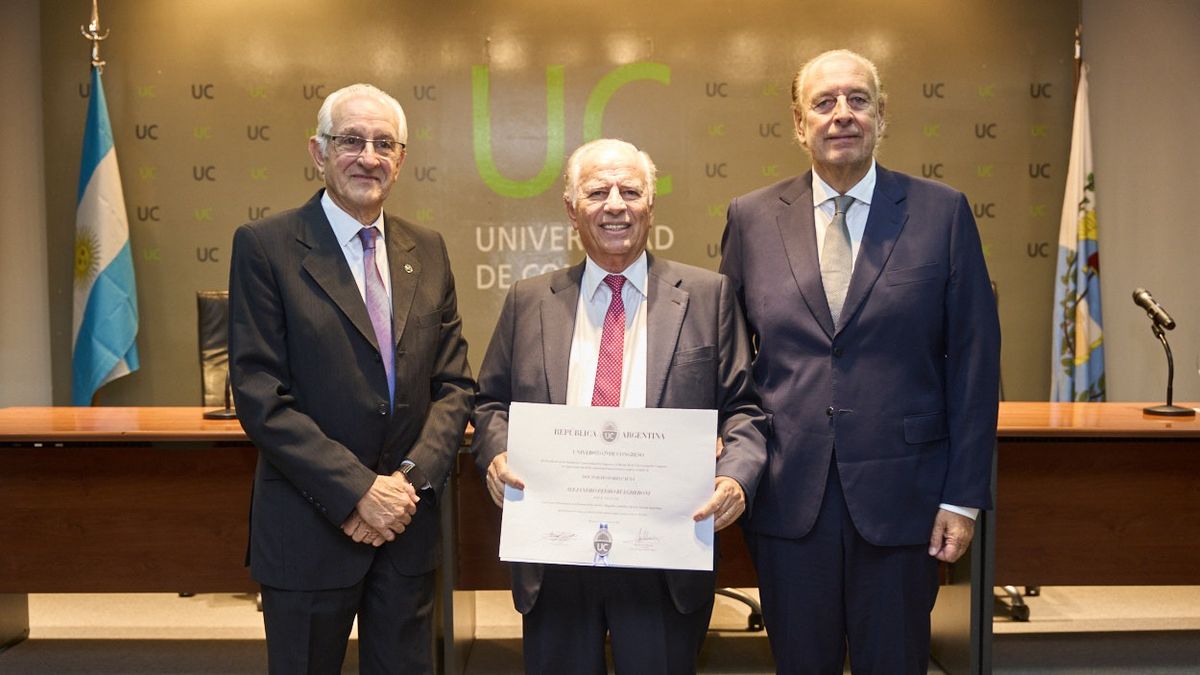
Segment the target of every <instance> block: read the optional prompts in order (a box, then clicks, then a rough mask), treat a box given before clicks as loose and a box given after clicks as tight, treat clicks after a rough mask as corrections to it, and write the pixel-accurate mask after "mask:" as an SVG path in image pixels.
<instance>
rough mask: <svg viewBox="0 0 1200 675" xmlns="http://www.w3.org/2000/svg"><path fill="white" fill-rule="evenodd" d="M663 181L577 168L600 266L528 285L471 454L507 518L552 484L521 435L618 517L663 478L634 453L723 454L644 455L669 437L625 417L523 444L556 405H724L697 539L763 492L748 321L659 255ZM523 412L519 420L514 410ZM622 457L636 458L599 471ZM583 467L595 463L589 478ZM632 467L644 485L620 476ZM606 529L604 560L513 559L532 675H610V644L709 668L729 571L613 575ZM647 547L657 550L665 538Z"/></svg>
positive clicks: (511, 299)
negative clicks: (713, 618)
mask: <svg viewBox="0 0 1200 675" xmlns="http://www.w3.org/2000/svg"><path fill="white" fill-rule="evenodd" d="M654 177H655V169H654V163H653V162H652V161H651V160H650V157H649V156H648V155H646V153H644V152H641V151H639V150H638V149H637V148H635V147H634V146H632V145H630V144H629V143H625V142H623V141H617V140H611V139H602V140H598V141H593V142H591V143H588V144H586V145H584V146H583V147H581V148H579V149H578V150H576V151H575V153H574V154H572V155H571V158H570V160H569V161H568V163H567V171H566V186H565V189H564V192H563V198H564V201H565V202H566V209H567V217H568V218H569V219H570V221H571V225H572V227H573V228H574V229H575V231H576V232H577V233H578V234H579V238H580V241H581V242H582V244H583V248H584V251H585V252H586V253H587V258H586V259H585V260H584V261H583V262H582V263H580V264H578V265H575V266H574V267H571V268H569V269H564V270H559V271H556V272H552V273H550V274H546V275H542V276H539V277H535V278H532V279H526V280H522V281H519V282H517V283H516V284H515V285H514V286H513V288H512V290H511V291H510V292H509V294H508V297H507V298H506V300H505V304H504V308H503V310H502V311H501V314H500V319H499V321H498V323H497V326H496V330H495V334H494V335H493V336H492V341H491V344H490V345H489V347H488V351H487V354H486V355H485V356H484V361H483V367H482V371H481V373H480V378H479V388H480V391H479V396H478V398H477V402H478V404H477V406H476V409H475V418H474V423H475V437H474V443H473V446H472V450H473V452H474V453H475V455H476V462H477V464H478V466H479V468H480V470H481V471H483V472H485V473H486V481H487V486H488V490H489V492H490V493H491V495H492V498H493V499H494V500H495V501H496V503H497V505H500V506H501V507H503V506H504V504H505V491H506V488H507V490H508V494H509V499H510V504H517V503H518V502H520V501H523V498H524V496H525V495H526V494H528V495H529V497H530V498H532V497H533V496H534V494H535V493H537V492H538V491H539V490H540V489H541V488H539V486H538V485H537V484H535V483H534V482H533V480H534V479H533V478H529V477H528V476H523V475H521V473H520V471H515V470H513V469H511V468H510V467H509V458H508V451H509V449H510V448H509V444H510V442H511V443H513V445H512V448H511V449H512V451H513V462H514V464H516V463H517V462H518V460H519V459H521V457H522V454H521V453H522V451H523V450H528V451H530V452H531V453H533V452H534V451H535V450H536V453H540V454H542V455H543V456H544V455H546V454H547V453H552V452H553V451H554V450H555V449H557V448H559V447H561V451H562V462H561V464H562V466H563V469H562V472H561V474H556V478H555V481H556V482H558V481H560V480H561V481H572V480H586V481H594V482H592V483H590V485H591V486H592V487H580V488H579V490H580V491H581V492H588V491H595V492H598V493H601V494H603V495H605V497H606V499H607V500H608V501H607V507H606V509H607V510H608V511H610V512H620V511H621V509H622V508H623V507H628V506H630V504H629V502H631V501H633V500H634V498H635V497H636V496H637V495H640V494H642V493H644V492H647V491H648V490H642V489H630V488H628V487H614V485H620V484H621V481H630V483H627V484H628V485H637V482H636V481H637V480H638V478H637V476H643V475H645V471H648V470H649V468H646V467H644V466H643V465H641V464H638V463H637V462H636V461H633V460H635V459H636V460H641V461H645V460H646V458H647V457H651V458H653V457H654V454H653V453H655V452H658V453H660V454H661V455H662V457H660V459H661V462H653V461H652V462H648V464H657V465H659V466H663V465H667V466H669V465H670V463H671V459H672V458H671V457H670V456H669V455H674V454H675V453H684V452H688V453H697V452H700V453H701V454H700V455H698V457H699V458H702V459H704V460H707V462H709V463H711V462H712V460H713V457H712V454H711V453H712V446H711V445H710V443H711V439H709V441H708V442H706V443H703V445H702V446H701V447H702V450H701V449H700V448H696V447H691V444H688V447H679V446H676V445H672V444H670V443H669V442H667V443H659V444H658V445H657V446H653V447H651V448H650V449H646V450H642V449H639V448H640V447H641V446H638V445H636V442H638V441H642V440H645V439H650V440H655V439H659V440H661V439H662V438H668V437H669V432H668V431H667V430H665V429H664V428H659V427H655V426H652V424H653V423H652V422H648V423H640V422H636V421H634V418H632V417H620V418H619V419H620V420H621V422H620V423H619V424H608V425H604V426H603V427H602V428H601V429H599V430H596V429H592V428H591V427H589V426H588V425H587V424H584V423H580V424H571V423H562V424H556V425H555V427H556V428H555V429H554V430H552V432H551V434H552V435H551V438H553V439H561V440H555V441H554V442H553V443H548V444H541V446H540V447H538V448H536V449H533V448H522V447H521V445H520V441H519V440H518V441H515V442H514V440H513V439H512V438H510V424H509V423H510V410H511V409H512V408H513V406H512V404H514V403H534V404H553V406H555V407H556V408H557V409H558V410H559V411H565V412H568V413H569V410H568V409H567V408H564V407H563V406H569V407H571V408H572V409H574V408H579V407H589V406H591V407H610V408H614V407H615V408H670V409H692V410H688V411H687V412H689V413H690V412H693V411H694V410H711V411H715V413H716V414H715V417H716V420H717V423H716V431H717V434H718V441H720V442H719V443H718V447H720V446H721V443H723V446H724V447H723V449H721V450H718V452H717V459H716V463H715V464H716V472H715V474H716V475H715V478H711V480H712V481H713V482H712V484H711V492H710V491H709V490H708V489H707V488H705V489H704V491H703V494H702V498H701V499H699V500H697V503H695V504H686V505H684V511H685V516H684V518H685V520H694V521H695V523H694V526H695V529H696V531H697V532H700V531H701V530H702V526H705V527H711V528H712V529H715V530H720V529H722V528H724V527H727V526H729V525H730V524H732V523H733V522H735V521H736V520H737V519H738V517H739V516H740V515H741V514H742V512H743V511H744V510H745V509H746V505H747V504H748V503H750V501H751V500H752V499H753V496H754V490H755V488H756V487H757V485H758V479H759V475H760V473H761V471H762V467H763V464H764V461H765V457H766V455H765V441H764V438H765V434H766V429H767V426H768V423H769V422H768V420H767V418H766V416H765V415H764V413H763V412H762V410H761V409H760V407H759V405H758V399H757V395H756V394H755V393H754V389H753V385H752V384H751V373H750V347H749V343H748V341H747V337H746V329H745V322H744V320H743V318H742V313H741V311H740V309H739V308H738V305H737V300H736V299H735V297H734V294H733V289H732V288H731V286H730V284H729V281H728V280H727V279H726V278H725V277H723V276H721V275H718V274H716V273H714V272H710V271H707V270H702V269H699V268H695V267H691V266H687V265H682V264H679V263H674V262H671V261H668V260H663V259H660V258H657V257H654V256H651V255H649V254H648V253H647V252H646V239H647V235H648V233H649V231H650V226H651V223H652V221H653V205H654ZM518 407H520V406H518ZM554 409H555V408H539V409H538V412H537V416H538V417H553V418H554V419H555V420H558V419H563V420H570V419H573V418H572V417H571V416H570V415H569V414H564V415H562V416H561V417H560V416H558V415H547V411H550V412H552V411H553V410H554ZM511 412H512V416H513V421H514V426H515V424H516V417H517V411H516V410H511ZM525 412H527V410H522V413H525ZM626 412H635V411H626ZM646 412H651V411H646ZM654 412H657V413H660V414H661V413H665V411H654ZM615 413H616V411H614V419H617V418H616V417H615ZM665 426H670V427H672V428H673V427H677V426H685V425H680V424H675V425H664V427H665ZM618 427H621V428H620V429H618ZM514 435H515V434H514ZM520 438H525V436H521V437H520ZM627 439H628V441H629V442H628V443H625V441H626V440H627ZM605 443H609V444H611V445H610V446H605V445H604V444H605ZM547 446H549V447H547ZM606 447H612V448H617V447H620V448H622V450H619V451H618V450H605V449H604V448H606ZM595 448H598V449H595ZM618 452H620V453H624V456H628V457H629V458H631V461H630V462H624V461H623V460H622V461H618V462H615V463H608V464H601V463H600V462H599V461H596V462H595V463H593V460H594V459H596V458H597V457H599V456H602V455H605V454H609V455H611V454H615V453H618ZM693 456H696V455H693ZM585 465H586V466H594V467H595V470H594V471H583V472H582V473H581V472H579V471H577V469H578V467H580V466H585ZM620 469H623V470H625V471H626V472H627V473H628V474H629V475H628V476H622V475H615V474H614V471H616V470H620ZM526 478H528V479H529V480H530V483H529V484H528V485H527V484H526V483H525V482H524V480H523V479H526ZM538 480H542V481H543V482H548V481H546V479H545V478H544V477H543V478H539V479H538ZM702 480H705V481H707V480H708V479H704V478H702ZM656 482H657V483H661V482H662V481H656ZM542 487H545V486H542ZM625 495H629V497H628V499H626V497H625ZM705 496H707V499H705V498H704V497H705ZM676 506H678V505H676ZM510 510H515V509H510ZM649 510H653V509H649ZM597 513H601V511H597ZM506 516H507V512H506ZM601 517H603V516H601ZM618 518H620V516H618ZM709 518H711V519H712V521H711V526H709V523H708V519H709ZM593 534H594V535H595V536H594V540H593V539H592V538H591V537H590V536H589V538H588V540H587V541H586V543H587V545H588V546H589V547H593V546H594V550H595V558H594V560H592V561H589V563H588V565H589V566H582V565H579V564H541V563H536V562H522V563H515V564H513V566H512V569H513V600H514V603H515V605H516V608H517V610H518V611H520V612H521V614H522V615H523V627H524V656H525V669H526V672H528V673H598V674H600V673H605V672H607V667H606V664H605V656H604V642H605V636H606V635H609V636H610V637H611V640H612V652H613V659H614V661H615V666H616V669H617V672H654V673H690V672H694V671H695V660H696V655H697V653H698V652H699V649H700V645H701V643H702V642H703V639H704V634H705V631H706V630H707V627H708V620H709V616H710V614H711V610H712V601H713V590H714V586H715V581H716V575H715V572H713V571H711V570H694V569H693V570H681V569H654V568H633V567H620V566H616V565H615V564H614V565H612V566H605V565H607V558H608V554H609V551H610V547H611V551H612V556H613V558H614V559H616V558H617V557H618V550H617V547H618V546H619V545H621V544H619V543H618V542H620V541H621V535H619V534H617V533H614V532H612V531H610V530H609V529H608V523H607V522H605V521H603V520H600V521H599V522H598V523H597V524H596V526H595V530H594V532H593ZM637 536H638V538H639V540H643V541H652V540H653V539H654V538H655V537H656V535H654V534H643V533H639V534H638V535H637ZM576 537H577V535H575V534H574V533H572V532H570V531H562V532H551V533H547V536H546V537H545V541H546V542H547V548H548V549H552V548H554V545H555V544H556V543H561V541H562V540H571V539H572V538H576ZM514 559H531V558H520V557H518V558H514ZM553 559H554V558H553V557H550V556H547V557H546V558H543V560H553ZM664 567H665V566H664Z"/></svg>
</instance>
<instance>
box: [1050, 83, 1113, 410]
mask: <svg viewBox="0 0 1200 675" xmlns="http://www.w3.org/2000/svg"><path fill="white" fill-rule="evenodd" d="M1100 319H1101V316H1100V248H1099V239H1098V238H1097V234H1096V184H1095V176H1094V174H1093V173H1092V126H1091V121H1090V115H1089V112H1088V81H1087V65H1086V64H1084V65H1082V66H1081V67H1080V69H1079V89H1078V91H1077V93H1076V98H1075V121H1074V124H1073V126H1072V130H1071V158H1070V162H1069V164H1068V165H1067V189H1066V191H1065V192H1064V194H1063V210H1062V221H1061V223H1060V226H1059V235H1058V267H1057V271H1056V272H1055V284H1054V318H1053V331H1054V334H1053V338H1052V341H1053V344H1052V346H1051V353H1050V358H1051V361H1052V362H1051V364H1050V400H1051V401H1103V400H1104V396H1105V391H1104V389H1105V385H1104V331H1103V329H1102V327H1101V320H1100Z"/></svg>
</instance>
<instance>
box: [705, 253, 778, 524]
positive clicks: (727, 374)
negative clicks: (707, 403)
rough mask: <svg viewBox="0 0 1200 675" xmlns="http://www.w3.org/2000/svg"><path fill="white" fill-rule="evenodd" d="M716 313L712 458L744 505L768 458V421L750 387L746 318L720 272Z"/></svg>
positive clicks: (719, 473)
mask: <svg viewBox="0 0 1200 675" xmlns="http://www.w3.org/2000/svg"><path fill="white" fill-rule="evenodd" d="M718 314H719V317H718V321H719V324H718V350H719V351H720V353H719V354H718V355H717V376H718V392H719V394H718V396H719V397H720V401H719V404H720V407H719V413H718V415H719V426H720V434H721V439H722V440H723V441H724V442H725V451H724V452H723V453H722V454H721V458H720V459H719V460H717V475H718V476H728V477H730V478H733V479H734V480H736V481H737V482H738V483H739V484H740V485H741V486H742V490H743V491H745V493H746V504H747V509H749V508H750V505H752V504H753V503H754V494H755V491H756V490H757V489H758V481H759V478H760V477H761V476H762V471H763V466H765V464H766V462H767V441H766V436H767V427H768V421H767V417H766V414H765V413H764V412H763V411H762V408H761V407H760V404H759V399H758V394H757V391H756V390H755V387H754V381H753V374H752V372H751V360H750V342H749V339H748V338H747V337H746V323H745V321H744V320H743V318H742V311H741V308H740V307H739V305H738V301H737V297H736V296H735V295H734V291H733V284H732V282H730V280H729V279H728V278H726V277H724V276H722V277H721V286H720V303H719V310H718Z"/></svg>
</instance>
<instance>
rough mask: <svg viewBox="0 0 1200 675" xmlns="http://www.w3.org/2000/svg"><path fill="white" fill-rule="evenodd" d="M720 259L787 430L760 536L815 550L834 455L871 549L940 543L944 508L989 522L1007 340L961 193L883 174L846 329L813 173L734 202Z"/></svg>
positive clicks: (775, 446) (760, 376) (774, 442)
mask: <svg viewBox="0 0 1200 675" xmlns="http://www.w3.org/2000/svg"><path fill="white" fill-rule="evenodd" d="M722 247H723V257H722V261H721V271H722V272H724V273H725V274H728V275H729V277H730V278H731V279H732V280H733V283H734V285H735V287H736V288H737V291H738V295H739V297H740V298H741V299H742V301H743V306H744V307H745V309H746V319H747V321H748V322H749V325H750V331H751V334H752V335H753V336H754V338H755V339H756V341H757V345H758V354H757V355H756V358H755V361H754V377H755V381H756V382H757V384H758V387H759V393H760V394H761V395H762V401H763V408H764V409H765V410H767V411H768V414H771V413H774V420H775V423H774V428H773V432H774V433H773V435H772V437H771V438H770V441H769V445H768V464H767V471H766V473H765V474H764V478H763V482H762V485H761V486H760V488H759V494H758V499H757V501H756V502H755V505H754V512H753V514H752V517H751V518H750V521H749V523H748V529H750V530H751V531H754V532H758V533H761V534H766V535H771V536H774V537H789V538H797V537H802V536H804V535H805V534H806V533H807V532H808V531H809V530H810V529H811V528H812V526H813V523H814V522H815V520H816V517H817V513H818V511H819V510H820V506H821V501H822V497H823V492H824V487H825V479H826V476H827V475H828V474H827V472H828V468H829V465H830V456H831V453H832V452H833V449H834V447H835V446H836V447H837V461H838V471H839V473H840V476H841V481H842V489H843V492H844V494H845V499H846V505H847V507H848V508H849V511H850V515H851V517H852V518H853V521H854V524H855V526H856V527H857V529H858V531H859V532H860V533H861V534H862V536H863V537H864V538H865V539H866V540H867V541H869V542H871V543H873V544H876V545H879V546H899V545H911V544H920V543H924V542H928V541H929V534H930V531H931V527H932V525H933V520H934V516H935V514H936V512H937V508H938V504H939V503H948V504H954V505H957V506H972V507H981V508H988V507H990V506H991V494H990V488H989V486H990V478H991V468H992V452H993V449H994V447H995V440H996V416H997V410H998V407H999V372H1000V368H999V363H1000V324H999V319H998V317H997V315H996V304H995V298H994V297H993V295H992V290H991V285H990V283H989V280H988V273H987V267H986V265H985V263H984V257H983V249H982V247H981V245H980V241H979V233H978V230H977V228H976V225H975V219H974V218H973V216H972V214H971V207H970V205H969V204H967V200H966V198H965V197H964V196H963V195H962V194H961V193H959V192H956V191H954V190H952V189H950V188H948V187H946V186H945V185H942V184H940V183H934V182H932V181H927V180H922V179H919V178H913V177H911V176H907V175H904V174H901V173H896V172H893V171H888V170H887V169H885V168H883V167H881V166H880V167H877V180H876V185H875V193H874V194H873V195H872V200H871V210H870V214H869V216H868V218H867V225H866V231H865V232H864V234H863V239H862V243H861V246H860V251H859V254H858V257H857V259H856V261H855V265H854V273H853V276H852V277H851V279H850V287H849V290H848V291H847V294H846V301H845V304H844V306H843V309H842V314H841V323H840V325H838V326H834V324H833V319H832V317H831V315H830V312H829V306H828V303H827V301H826V299H825V291H824V287H823V286H822V284H821V268H820V264H819V263H818V259H817V240H816V230H815V228H814V226H813V201H812V173H811V172H809V173H806V174H804V175H802V176H796V177H793V178H789V179H787V180H784V181H781V182H779V183H776V184H774V185H770V186H768V187H765V188H762V189H760V190H757V191H755V192H751V193H750V194H747V195H744V196H742V197H738V198H737V199H734V200H733V201H732V202H731V203H730V205H729V220H728V224H727V226H726V229H725V235H724V239H723V242H722Z"/></svg>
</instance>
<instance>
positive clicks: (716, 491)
mask: <svg viewBox="0 0 1200 675" xmlns="http://www.w3.org/2000/svg"><path fill="white" fill-rule="evenodd" d="M745 510H746V493H745V492H743V491H742V486H741V485H740V484H738V482H737V481H736V480H734V479H732V478H730V477H728V476H717V479H716V480H715V481H713V495H712V497H711V498H710V499H709V500H708V502H706V503H705V504H704V506H702V507H700V510H699V511H697V512H696V513H695V514H693V515H692V520H694V521H696V522H700V521H701V520H704V519H705V518H707V517H709V516H711V515H714V514H715V517H714V518H713V531H714V532H719V531H721V530H723V529H725V528H726V527H729V526H730V525H732V524H733V523H734V522H736V521H737V519H738V517H739V516H741V515H742V512H743V511H745Z"/></svg>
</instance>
